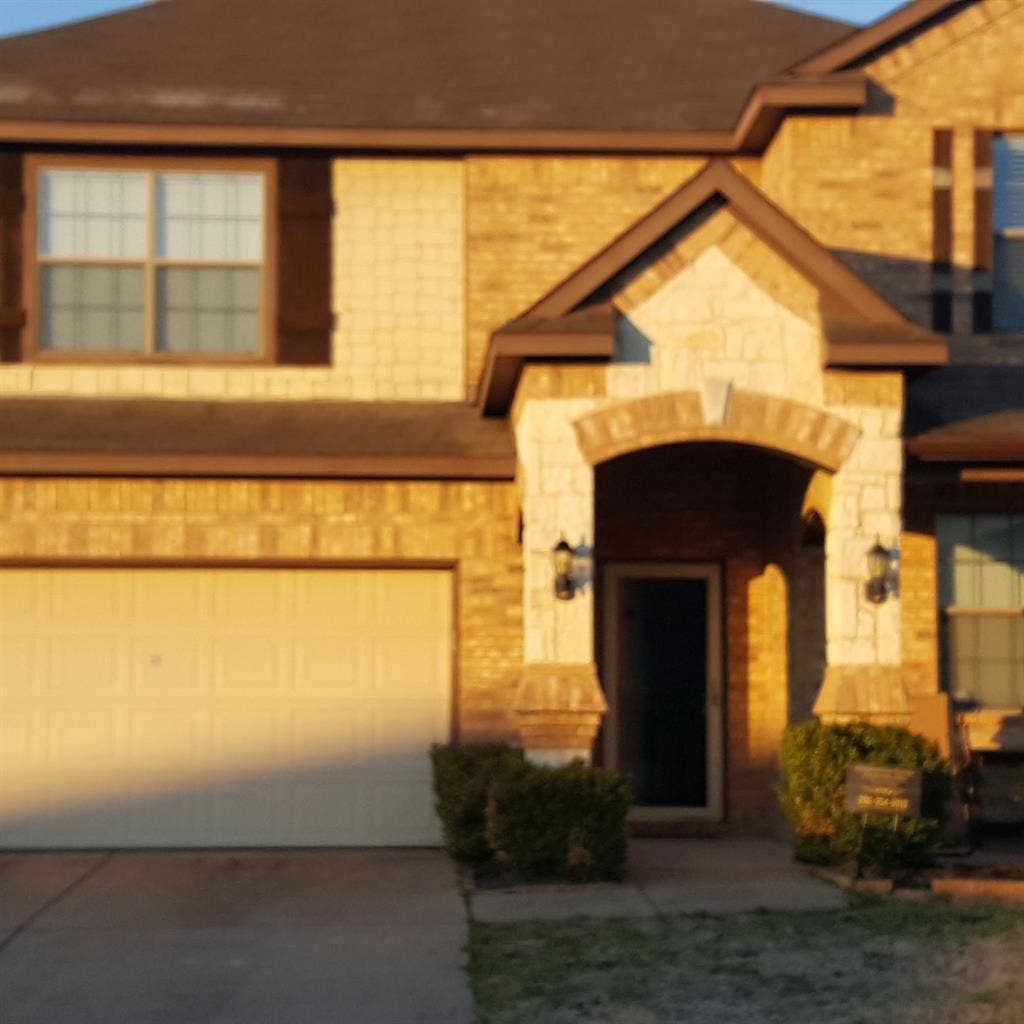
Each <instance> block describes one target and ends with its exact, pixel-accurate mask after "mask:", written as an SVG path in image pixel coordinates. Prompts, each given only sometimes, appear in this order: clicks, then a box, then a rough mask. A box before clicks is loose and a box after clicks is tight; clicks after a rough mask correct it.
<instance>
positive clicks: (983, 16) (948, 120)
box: [761, 0, 1024, 362]
mask: <svg viewBox="0 0 1024 1024" xmlns="http://www.w3.org/2000/svg"><path fill="white" fill-rule="evenodd" d="M1022 52H1024V3H1022V2H1021V0H981V2H979V3H976V4H973V5H971V6H969V7H967V8H965V9H964V10H962V11H961V12H959V13H958V14H956V15H954V16H953V17H951V18H948V19H946V20H945V21H944V22H942V23H941V24H940V25H938V26H937V27H935V28H933V29H931V30H930V31H928V32H925V33H922V34H920V35H918V36H916V37H914V38H913V39H912V40H910V41H909V42H908V43H906V44H905V45H903V46H900V47H898V48H896V49H894V50H892V51H890V52H888V53H886V54H884V55H883V56H881V57H880V58H878V59H876V60H875V61H874V63H872V64H869V65H868V66H867V67H866V68H865V70H866V72H867V73H868V74H869V75H870V76H871V77H872V79H873V80H874V81H875V82H877V84H878V88H877V89H876V95H875V100H874V103H875V104H876V106H877V108H878V112H877V113H876V114H874V115H872V114H871V112H870V110H869V111H868V112H867V113H866V114H864V115H858V116H856V117H848V118H842V117H839V118H836V117H828V118H818V117H813V118H812V117H790V118H788V119H787V120H786V122H785V123H784V124H783V125H782V127H781V129H780V131H779V133H778V135H777V136H776V138H775V139H774V141H773V142H772V144H771V145H770V147H769V149H768V151H767V152H766V154H765V157H764V162H763V170H762V177H761V185H762V188H763V189H764V190H765V192H766V193H767V194H768V195H769V196H770V197H771V198H772V199H773V200H774V201H775V202H777V203H779V205H780V206H782V207H783V209H785V210H786V211H787V212H788V213H789V214H790V215H791V216H793V217H794V218H795V219H796V220H798V221H799V222H800V223H801V224H802V225H803V226H804V227H805V228H807V230H808V231H810V233H811V234H813V235H814V236H815V237H816V238H817V239H818V240H819V241H821V242H823V243H824V244H825V245H827V246H828V247H829V248H831V249H833V250H834V251H836V252H837V253H838V254H839V255H840V256H841V257H842V258H843V259H844V260H845V261H846V262H847V263H848V264H849V265H850V266H851V267H852V269H853V270H855V271H856V272H857V273H859V274H860V275H861V276H862V277H864V278H865V279H866V280H867V281H868V282H869V283H870V284H872V285H873V286H874V287H875V288H876V289H877V290H878V291H880V292H881V293H882V294H883V295H885V296H886V298H888V299H889V300H890V301H891V302H893V303H894V304H895V305H896V306H897V307H898V308H900V309H901V310H902V311H903V312H904V313H905V314H906V315H907V316H909V317H910V318H911V319H913V320H915V321H917V322H919V323H922V324H925V325H929V324H930V320H931V288H932V277H931V259H932V238H933V234H932V228H933V224H932V206H931V202H932V187H933V183H934V177H933V172H932V162H933V160H932V156H933V154H932V137H933V131H934V129H936V128H951V129H952V131H953V160H952V163H953V169H952V178H953V180H952V196H953V239H952V242H953V290H954V293H955V296H954V316H953V324H954V332H953V337H952V351H953V355H954V358H955V359H960V358H963V359H965V360H967V361H971V360H974V359H979V358H980V359H983V360H986V361H992V362H999V361H1001V360H1002V359H1006V360H1007V361H1015V360H1016V361H1019V359H1020V354H1019V353H1020V343H1021V342H1022V341H1024V337H1018V338H1016V341H1015V343H1014V344H1009V345H1008V344H1007V341H1008V339H1006V338H1003V339H998V340H990V339H989V338H988V336H978V335H972V327H971V315H970V313H971V311H970V307H971V291H972V279H971V268H972V267H973V265H974V228H975V223H974V221H975V208H974V190H975V173H974V161H973V152H972V150H973V136H974V130H975V129H977V128H983V129H990V130H995V131H1000V130H1004V131H1017V132H1021V131H1024V74H1022V73H1021V53H1022Z"/></svg>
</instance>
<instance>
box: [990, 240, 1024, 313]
mask: <svg viewBox="0 0 1024 1024" xmlns="http://www.w3.org/2000/svg"><path fill="white" fill-rule="evenodd" d="M995 261H996V266H995V275H994V277H993V282H992V324H993V326H994V327H995V329H996V330H997V331H1024V238H1006V237H1004V236H1002V235H996V237H995Z"/></svg>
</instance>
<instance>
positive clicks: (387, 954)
mask: <svg viewBox="0 0 1024 1024" xmlns="http://www.w3.org/2000/svg"><path fill="white" fill-rule="evenodd" d="M465 941H466V924H465V910H464V907H463V903H462V900H461V897H460V896H459V895H458V892H457V890H456V886H455V879H454V873H453V870H452V867H451V863H450V862H449V861H448V859H447V857H445V855H444V854H443V853H442V852H440V851H435V850H372V851H358V850H346V851H330V852H326V851H287V852H278V851H260V852H252V853H250V852H181V853H169V852H164V853H142V852H139V853H135V852H132V853H128V852H126V853H114V854H107V853H95V854H83V853H74V854H70V853H69V854H0V1006H2V1007H3V1013H2V1017H3V1021H4V1024H72V1022H73V1024H117V1022H122V1021H124V1022H127V1021H131V1022H132V1024H192V1022H196V1024H200V1022H201V1024H263V1022H266V1024H283V1022H288V1024H327V1022H331V1024H338V1022H349V1021H351V1022H358V1024H378V1022H380V1024H428V1022H429V1024H433V1022H438V1024H440V1022H442V1021H443V1022H445V1024H468V1022H469V1021H470V1020H471V1019H472V1007H471V1000H470V995H469V990H468V985H467V981H466V975H465V970H464V946H465Z"/></svg>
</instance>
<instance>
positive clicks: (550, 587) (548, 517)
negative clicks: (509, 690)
mask: <svg viewBox="0 0 1024 1024" xmlns="http://www.w3.org/2000/svg"><path fill="white" fill-rule="evenodd" d="M592 406H593V403H592V402H591V401H590V400H589V399H573V400H567V399H566V400H556V399H548V400H530V401H527V402H526V403H525V404H524V407H523V408H522V409H521V410H519V416H518V418H517V421H516V445H517V450H518V453H519V474H518V483H519V490H520V500H521V501H522V511H523V630H524V636H523V645H524V646H523V662H524V666H523V674H522V680H521V684H520V688H519V693H518V694H517V699H516V712H517V715H518V717H519V722H520V731H521V733H522V739H523V745H524V747H525V748H526V749H527V751H528V753H529V754H530V756H531V757H533V758H534V759H536V760H539V761H544V762H547V763H552V762H562V761H567V760H571V759H572V758H574V757H581V758H583V759H584V760H589V758H590V749H591V745H592V743H593V740H594V736H595V735H596V732H597V728H598V726H599V725H600V719H601V715H602V714H603V713H604V711H605V710H606V705H605V702H604V697H603V694H602V693H601V689H600V685H599V683H598V680H597V672H596V668H595V666H594V588H593V583H592V581H587V582H585V584H584V585H583V586H582V587H581V588H580V589H579V590H577V591H576V593H575V595H574V596H573V598H572V599H571V600H560V599H559V598H557V597H555V592H554V566H553V559H552V549H553V548H554V546H555V544H557V543H558V541H559V540H560V539H561V538H563V537H564V538H565V540H566V541H567V542H568V543H569V544H570V546H572V547H577V546H578V545H580V544H584V545H587V546H590V547H592V546H593V543H594V472H593V467H592V466H590V464H589V463H588V462H587V461H586V459H584V457H583V455H582V453H581V452H580V449H579V445H578V444H577V441H576V435H575V432H574V431H573V428H572V421H573V420H574V419H576V418H577V417H578V416H581V415H583V414H584V413H586V412H588V411H590V409H591V408H592Z"/></svg>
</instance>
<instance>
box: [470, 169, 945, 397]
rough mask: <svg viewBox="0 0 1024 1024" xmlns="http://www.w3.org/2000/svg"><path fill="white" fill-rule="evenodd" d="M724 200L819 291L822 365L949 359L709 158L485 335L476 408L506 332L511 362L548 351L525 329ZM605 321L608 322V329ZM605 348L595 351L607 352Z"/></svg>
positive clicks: (560, 318)
mask: <svg viewBox="0 0 1024 1024" xmlns="http://www.w3.org/2000/svg"><path fill="white" fill-rule="evenodd" d="M722 201H724V202H725V204H726V205H727V206H728V208H729V209H730V210H731V211H732V213H733V214H734V216H736V217H737V219H739V220H740V221H741V222H742V223H744V224H745V225H746V226H747V227H748V228H750V229H751V230H752V231H753V232H754V233H755V234H756V235H758V237H760V238H761V240H762V241H764V242H765V243H766V244H768V245H769V246H770V247H771V248H773V249H774V250H775V251H776V252H777V253H779V255H780V256H782V258H783V259H785V260H786V261H787V262H788V263H789V264H790V265H791V266H792V267H793V268H794V269H795V270H797V271H799V272H800V273H801V274H802V275H803V276H804V277H806V278H807V279H808V280H809V281H810V282H811V283H812V284H814V285H815V286H816V287H817V288H818V290H819V292H820V294H821V313H822V329H823V333H824V337H825V342H826V346H825V348H826V351H825V352H824V361H825V365H826V366H936V365H940V364H942V363H944V362H945V361H946V358H947V346H946V343H945V341H944V340H943V339H942V338H940V337H939V336H938V335H936V334H933V333H932V332H931V331H928V330H925V329H924V328H923V327H919V326H917V325H916V324H914V323H911V321H909V320H907V319H906V318H905V317H904V316H903V315H902V314H901V313H899V312H898V311H897V310H896V309H895V308H894V307H893V306H891V305H890V304H889V303H888V302H887V301H886V300H885V299H883V298H882V296H881V295H879V294H878V293H877V292H876V291H875V290H874V289H873V288H871V287H870V286H869V285H868V284H866V283H865V282H864V281H863V280H862V279H861V278H859V277H858V276H857V275H856V274H855V273H854V272H853V271H852V270H850V269H849V268H848V267H847V266H846V265H845V264H844V263H843V262H842V261H841V260H839V259H838V258H837V257H835V256H833V255H832V253H830V252H829V251H828V249H826V248H825V247H824V246H823V245H821V243H820V242H818V241H817V240H816V239H814V238H813V237H812V236H811V235H809V234H808V233H807V232H806V231H804V229H803V228H802V227H800V225H799V224H797V223H796V221H794V220H793V219H792V218H791V217H789V215H788V214H786V213H784V212H783V211H782V210H780V209H779V208H778V207H777V206H775V204H774V203H772V202H771V200H769V199H768V198H767V196H765V195H764V193H763V192H761V191H760V190H759V189H758V188H756V187H755V186H754V185H753V184H751V183H750V182H749V181H748V180H747V179H746V178H744V177H743V176H742V175H741V174H739V173H738V172H737V171H736V170H735V169H734V168H733V167H732V165H731V164H730V163H729V162H728V161H727V160H724V159H721V158H716V159H713V160H710V161H709V162H708V163H707V164H706V165H705V167H704V169H703V170H701V171H700V172H699V173H698V174H696V175H695V176H694V177H692V178H691V179H690V180H689V181H687V182H686V183H685V184H684V185H683V186H682V187H681V188H679V189H678V190H677V191H676V192H674V193H673V194H672V195H670V196H669V197H668V198H667V199H665V200H664V201H663V202H661V203H660V204H659V205H658V206H656V207H654V209H653V210H651V211H650V212H649V213H648V214H646V215H645V216H644V217H642V218H641V219H640V220H638V221H637V222H636V223H634V224H633V225H632V226H631V227H630V228H628V229H627V230H626V231H625V232H623V233H622V234H621V235H619V236H618V237H617V238H615V239H614V240H613V241H612V242H611V243H609V244H608V245H607V246H606V247H605V248H604V249H602V250H601V251H600V252H598V253H596V254H595V255H594V256H592V257H591V258H590V259H589V260H587V261H586V262H585V263H584V264H582V265H581V266H580V267H578V268H577V269H576V270H575V271H574V272H573V273H572V274H570V275H569V276H568V277H566V278H565V279H564V280H562V281H561V283H559V284H558V285H556V286H555V287H554V288H553V289H551V291H549V292H548V293H547V294H546V295H544V296H543V297H542V298H540V299H539V300H538V301H537V302H535V303H534V304H533V305H532V306H531V307H530V308H529V309H527V310H525V311H524V312H523V314H522V315H521V316H519V317H517V318H516V319H515V320H513V321H512V322H511V323H509V324H507V325H506V326H504V327H502V328H501V329H500V330H499V331H496V332H495V334H494V335H493V336H492V339H491V347H490V349H489V351H488V358H487V363H486V370H485V377H484V387H483V389H482V396H483V404H484V411H485V412H487V413H489V414H492V415H493V414H497V413H503V412H505V411H507V409H508V407H509V404H510V402H511V398H512V395H513V394H514V390H515V382H516V380H517V379H518V370H516V372H514V373H513V372H511V371H510V369H509V368H508V366H506V367H505V369H504V372H503V373H501V374H498V373H496V372H495V368H496V366H497V361H498V359H499V358H500V356H501V354H502V352H503V349H504V346H505V344H506V339H507V338H509V337H512V336H514V337H516V338H517V339H519V340H518V349H517V351H518V353H519V365H520V367H521V365H522V363H523V362H524V361H528V360H530V359H542V358H550V357H549V356H545V354H544V352H543V351H542V350H541V347H540V346H537V347H536V351H530V350H529V347H528V344H527V342H526V341H525V340H524V339H526V338H528V337H529V335H530V333H531V330H536V331H537V332H538V333H544V334H546V335H550V334H551V327H550V324H551V323H552V322H555V323H564V322H566V320H567V319H571V318H582V317H583V316H584V315H585V312H586V310H587V309H588V308H590V307H591V305H592V303H593V302H594V301H595V299H596V297H597V296H599V295H601V296H602V298H603V299H604V298H606V297H605V296H603V294H602V289H605V287H606V286H607V285H608V284H609V282H611V281H613V280H614V279H615V278H616V277H618V275H620V274H622V273H623V272H624V271H626V270H627V269H628V268H629V267H630V266H632V265H633V264H634V263H635V262H636V261H637V260H638V259H640V257H642V256H643V255H644V254H645V253H646V252H647V251H648V250H650V249H651V248H652V247H653V246H654V245H655V244H656V243H657V242H658V241H660V240H661V239H662V238H664V237H665V235H667V234H668V233H669V232H670V231H672V230H673V229H675V228H676V227H678V226H679V225H680V224H681V223H682V222H683V221H685V220H686V219H687V218H689V217H691V216H693V215H694V214H696V213H697V212H698V211H700V210H701V209H702V208H704V207H706V206H708V205H709V204H713V203H720V202H722ZM612 330H613V329H612ZM606 349H607V341H606V340H604V339H603V338H602V339H601V340H600V344H596V343H595V345H594V347H593V351H591V352H590V353H589V354H585V353H583V352H582V351H576V353H575V355H574V358H577V359H580V358H587V357H589V358H591V359H598V358H602V353H603V352H605V350H606ZM609 357H610V356H609V355H604V356H603V358H609Z"/></svg>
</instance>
